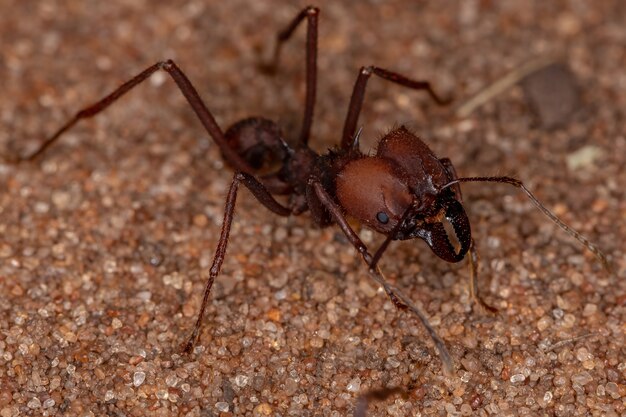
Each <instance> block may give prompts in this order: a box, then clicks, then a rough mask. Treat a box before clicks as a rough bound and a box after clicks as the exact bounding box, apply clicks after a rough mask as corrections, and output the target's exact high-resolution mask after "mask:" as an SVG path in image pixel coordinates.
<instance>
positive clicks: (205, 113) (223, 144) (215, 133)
mask: <svg viewBox="0 0 626 417" xmlns="http://www.w3.org/2000/svg"><path fill="white" fill-rule="evenodd" d="M158 70H164V71H166V72H167V73H168V74H169V75H170V76H171V77H172V79H173V80H174V82H175V83H176V85H177V86H178V89H179V90H180V91H181V92H182V93H183V95H184V96H185V98H186V99H187V102H188V103H189V105H190V106H191V108H192V109H193V111H194V112H195V113H196V116H198V119H200V122H201V123H202V125H203V126H204V128H205V129H206V131H207V132H208V133H209V135H210V136H211V137H212V138H213V140H214V141H215V143H217V145H218V146H219V148H220V150H221V151H222V153H223V154H224V157H225V158H226V159H227V160H228V162H229V163H230V164H231V165H232V166H233V167H234V168H235V169H237V170H239V171H242V172H248V173H253V172H254V170H253V169H252V168H251V167H250V166H249V165H248V163H247V162H246V161H245V160H244V159H243V158H241V157H240V156H239V155H238V154H237V152H235V151H234V150H233V149H232V148H231V147H230V146H229V145H228V142H227V141H226V139H225V138H224V133H223V132H222V129H220V127H219V126H218V124H217V122H216V121H215V118H214V117H213V115H212V114H211V112H210V111H209V109H208V108H207V106H206V104H204V102H203V101H202V98H200V95H199V94H198V91H197V90H196V89H195V88H194V86H193V85H192V84H191V81H189V79H188V78H187V76H186V75H185V74H184V73H183V72H182V71H181V70H180V68H178V66H177V65H176V64H175V63H174V61H172V60H167V61H161V62H157V63H156V64H154V65H152V66H151V67H148V68H147V69H145V70H144V71H142V72H141V73H140V74H138V75H136V76H135V77H133V78H131V79H130V80H129V81H126V82H125V83H124V84H122V85H121V86H120V87H118V88H117V89H115V90H114V91H113V92H112V93H111V94H109V95H107V96H106V97H104V98H103V99H101V100H99V101H98V102H96V103H94V104H92V105H90V106H87V107H85V108H84V109H82V110H80V111H79V112H78V113H76V115H75V116H74V117H73V118H72V119H70V120H69V121H68V122H67V123H65V124H64V125H63V126H61V128H60V129H59V130H57V131H56V132H55V133H54V134H53V135H52V136H50V137H48V138H47V139H46V140H45V141H44V142H43V143H42V144H41V145H40V146H39V148H37V150H35V152H33V153H32V154H30V155H28V156H26V157H23V158H18V160H17V161H18V162H19V161H33V160H35V159H37V158H38V157H40V156H41V155H42V154H43V153H44V152H45V151H46V149H48V148H49V147H50V146H52V145H53V144H54V143H55V142H56V141H57V140H58V139H59V138H60V137H61V136H62V135H63V134H64V133H65V132H66V131H68V130H69V129H70V128H71V127H72V126H74V125H75V124H76V123H78V122H79V121H80V120H82V119H88V118H90V117H93V116H95V115H97V114H98V113H100V112H102V111H103V110H105V109H106V108H107V107H109V106H110V105H111V104H113V103H114V102H115V101H117V100H118V99H119V98H120V97H122V96H123V95H124V94H126V93H127V92H129V91H130V90H132V89H133V88H134V87H136V86H137V85H138V84H140V83H141V82H143V81H145V80H146V79H148V78H149V77H150V76H151V75H152V74H154V73H155V72H156V71H158Z"/></svg>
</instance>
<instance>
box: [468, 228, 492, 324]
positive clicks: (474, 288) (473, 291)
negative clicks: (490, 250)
mask: <svg viewBox="0 0 626 417" xmlns="http://www.w3.org/2000/svg"><path fill="white" fill-rule="evenodd" d="M479 259H480V258H479V256H478V250H477V249H476V243H475V242H474V239H472V243H470V248H469V256H468V263H469V267H470V279H469V292H470V298H471V299H472V301H473V302H474V303H477V304H478V305H479V306H481V307H482V309H483V310H485V311H488V312H490V313H497V312H498V309H497V308H495V307H492V306H490V305H489V304H487V303H486V302H485V300H483V298H482V297H481V296H480V292H479V290H478V260H479Z"/></svg>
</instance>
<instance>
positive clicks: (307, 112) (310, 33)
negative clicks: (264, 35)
mask: <svg viewBox="0 0 626 417" xmlns="http://www.w3.org/2000/svg"><path fill="white" fill-rule="evenodd" d="M319 14H320V10H319V9H318V8H317V7H313V6H308V7H306V8H304V9H302V10H301V11H300V13H298V15H297V16H296V17H295V18H294V19H293V20H292V21H291V23H289V25H287V27H285V29H283V30H281V31H280V32H278V34H277V35H276V44H275V46H274V55H273V56H272V60H271V61H270V62H269V63H268V64H265V65H262V69H263V70H265V71H266V72H269V73H273V72H274V71H276V67H277V66H278V61H279V59H280V52H281V50H282V47H283V44H284V43H285V42H286V41H287V40H289V38H291V35H293V32H294V31H295V30H296V28H297V27H298V25H299V24H300V23H301V22H302V21H303V20H304V18H306V19H307V30H306V96H305V104H304V117H303V119H302V130H301V132H300V145H302V146H306V145H307V143H308V142H309V136H310V135H311V125H312V124H313V109H314V107H315V94H316V89H317V23H318V17H319Z"/></svg>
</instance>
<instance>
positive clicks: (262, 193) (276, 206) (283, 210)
mask: <svg viewBox="0 0 626 417" xmlns="http://www.w3.org/2000/svg"><path fill="white" fill-rule="evenodd" d="M240 183H243V185H245V186H246V187H247V188H248V189H249V190H250V191H251V192H252V194H253V195H254V197H255V198H256V199H257V200H258V201H259V202H260V203H261V204H263V205H264V206H265V207H267V208H268V209H269V210H271V211H273V212H274V213H276V214H278V215H280V216H289V215H290V214H291V210H290V209H289V208H287V207H284V206H283V205H281V204H280V203H278V202H277V201H276V200H275V199H274V197H272V195H271V194H270V193H269V192H268V191H267V189H266V188H265V187H264V186H263V184H261V183H260V182H259V181H258V180H257V179H256V178H254V177H253V176H252V175H249V174H246V173H243V172H237V173H235V176H234V177H233V182H232V183H231V184H230V188H229V190H228V195H227V197H226V208H225V209H224V221H223V223H222V231H221V233H220V239H219V241H218V243H217V249H216V250H215V255H214V256H213V263H212V264H211V269H210V270H209V278H208V279H207V282H206V286H205V288H204V296H203V297H202V305H201V307H200V312H199V313H198V318H197V319H196V324H195V325H194V328H193V331H192V332H191V336H189V339H187V343H186V344H185V348H184V351H185V352H186V353H190V352H191V350H192V349H193V347H194V345H195V344H196V340H197V339H198V335H199V334H200V328H201V327H202V319H203V317H204V311H205V310H206V307H207V304H208V302H209V294H210V293H211V287H213V282H214V281H215V278H216V277H217V276H218V275H219V273H220V269H221V268H222V263H223V262H224V257H225V255H226V247H227V246H228V238H229V236H230V227H231V225H232V222H233V217H234V214H235V203H236V201H237V191H238V189H239V184H240Z"/></svg>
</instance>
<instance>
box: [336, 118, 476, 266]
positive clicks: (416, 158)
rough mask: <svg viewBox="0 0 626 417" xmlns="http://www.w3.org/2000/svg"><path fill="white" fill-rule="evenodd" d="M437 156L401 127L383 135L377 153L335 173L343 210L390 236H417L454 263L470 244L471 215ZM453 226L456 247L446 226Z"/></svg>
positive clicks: (349, 163) (352, 161) (460, 258)
mask: <svg viewBox="0 0 626 417" xmlns="http://www.w3.org/2000/svg"><path fill="white" fill-rule="evenodd" d="M450 179H451V178H450V174H449V173H448V171H447V170H446V168H445V166H444V165H443V164H442V163H441V161H440V160H439V159H438V158H437V157H436V156H435V155H434V154H433V153H432V151H431V150H430V149H429V148H428V147H427V146H426V145H425V144H424V143H423V142H422V141H421V140H420V139H419V138H417V137H416V136H415V135H413V134H411V133H410V132H409V131H408V130H406V129H405V128H404V127H400V128H399V129H396V130H394V131H392V132H390V133H389V134H387V135H386V136H385V137H384V138H383V139H382V140H381V142H380V144H379V146H378V151H377V154H376V156H372V157H365V156H362V157H360V158H357V159H353V160H350V161H349V162H348V163H346V164H345V165H344V167H343V169H342V170H341V171H340V172H339V173H338V176H337V181H336V186H337V198H338V200H339V203H340V204H341V206H342V207H343V208H344V210H345V211H346V213H347V214H349V215H350V216H352V217H355V218H356V219H358V220H359V221H361V222H362V223H364V224H365V225H366V226H368V227H370V228H372V229H374V230H375V231H377V232H379V233H382V234H384V235H386V236H387V237H388V238H389V239H391V240H406V239H413V238H416V237H419V238H421V239H423V240H424V241H425V242H426V243H427V244H428V246H429V247H430V248H431V250H432V251H433V252H434V253H435V254H436V255H437V256H439V257H440V258H442V259H444V260H446V261H448V262H458V261H460V260H462V259H463V258H464V257H465V254H466V253H467V251H468V250H469V246H470V244H471V230H470V225H469V220H468V218H467V215H466V214H465V210H464V209H463V206H462V205H461V203H460V202H459V201H458V200H457V199H456V196H455V194H454V191H453V190H452V189H451V188H450V187H446V185H447V184H448V183H449V182H450ZM444 221H447V222H448V223H449V224H450V225H451V226H452V229H453V230H454V234H455V235H456V240H457V241H458V244H459V246H460V247H459V249H458V250H456V249H455V248H454V246H453V244H452V243H451V242H450V239H449V237H448V232H447V231H446V228H445V226H444Z"/></svg>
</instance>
